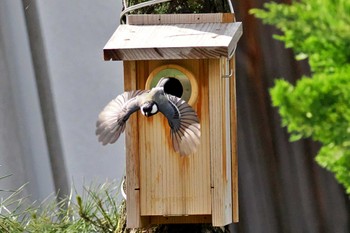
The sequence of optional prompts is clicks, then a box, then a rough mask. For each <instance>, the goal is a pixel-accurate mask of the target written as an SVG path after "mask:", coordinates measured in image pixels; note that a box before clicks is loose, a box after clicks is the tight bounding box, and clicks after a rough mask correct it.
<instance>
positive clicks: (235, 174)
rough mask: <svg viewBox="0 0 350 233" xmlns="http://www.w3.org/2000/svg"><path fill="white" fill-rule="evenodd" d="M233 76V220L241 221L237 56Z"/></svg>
mask: <svg viewBox="0 0 350 233" xmlns="http://www.w3.org/2000/svg"><path fill="white" fill-rule="evenodd" d="M230 66H231V69H232V77H231V78H230V79H229V80H230V105H231V107H230V109H231V119H230V120H231V127H232V128H231V145H232V147H231V148H232V149H231V160H232V166H231V167H232V217H233V222H235V223H237V222H239V205H238V204H239V203H238V153H237V106H236V68H235V67H236V64H235V56H233V57H232V58H231V60H230Z"/></svg>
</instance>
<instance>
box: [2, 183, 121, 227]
mask: <svg viewBox="0 0 350 233" xmlns="http://www.w3.org/2000/svg"><path fill="white" fill-rule="evenodd" d="M3 178H6V177H0V180H1V179H3ZM24 187H25V185H24V186H22V187H20V188H18V189H17V190H13V191H11V190H0V196H4V195H7V197H6V198H5V199H3V200H1V202H0V232H4V233H5V232H6V233H7V232H9V233H17V232H18V233H19V232H21V233H22V232H30V233H39V232H40V233H51V232H55V233H75V232H76V233H78V232H79V233H85V232H86V233H90V232H105V233H118V232H123V231H124V230H123V229H122V228H123V226H121V225H120V221H119V219H120V216H121V213H122V212H123V208H124V204H121V203H118V202H117V201H116V200H117V195H118V191H119V185H116V183H115V182H111V183H104V184H101V185H90V186H89V187H84V191H83V193H82V194H78V193H77V192H76V191H74V192H72V193H71V195H69V196H67V197H66V198H64V199H61V200H57V199H56V198H51V199H53V200H49V199H47V200H45V201H44V202H42V203H40V204H37V203H28V199H27V198H23V197H21V196H22V195H23V189H24ZM73 193H74V194H75V195H73ZM73 196H74V197H73ZM124 228H125V227H124Z"/></svg>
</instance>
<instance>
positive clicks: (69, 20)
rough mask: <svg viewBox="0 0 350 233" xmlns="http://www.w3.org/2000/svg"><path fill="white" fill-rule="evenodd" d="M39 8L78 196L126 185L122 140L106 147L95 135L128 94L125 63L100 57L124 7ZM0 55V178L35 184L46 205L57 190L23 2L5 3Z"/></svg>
mask: <svg viewBox="0 0 350 233" xmlns="http://www.w3.org/2000/svg"><path fill="white" fill-rule="evenodd" d="M37 3H38V9H39V18H40V24H41V29H42V34H43V37H44V46H45V52H46V58H47V63H48V69H49V77H48V78H50V80H51V84H52V91H53V96H54V104H55V110H56V113H57V121H58V126H59V135H60V138H61V142H62V146H63V152H64V158H65V163H66V170H67V173H68V177H69V179H70V180H73V181H74V186H75V187H76V188H77V189H78V190H81V187H82V185H83V183H84V182H85V183H90V182H91V181H96V182H103V181H104V180H106V179H109V180H111V179H118V180H120V179H121V177H122V175H123V173H124V170H125V169H124V166H125V162H124V161H125V151H124V140H123V139H122V140H119V141H118V142H117V143H116V144H115V145H110V146H102V145H100V144H99V143H98V142H97V138H96V136H95V133H94V131H95V122H96V119H97V115H98V113H99V111H100V110H102V108H103V107H104V105H105V104H107V103H108V102H109V101H110V100H111V99H112V98H113V97H115V96H116V95H117V94H119V93H121V92H122V91H123V76H122V63H121V62H106V61H103V56H102V49H103V46H104V45H105V43H106V42H107V40H108V39H109V37H110V36H111V35H112V33H113V32H114V30H115V29H116V28H117V26H118V23H119V12H120V10H121V1H116V0H103V1H96V0H75V1H71V0H60V1H57V0H37ZM27 7H28V8H30V7H31V5H30V4H29V5H28V6H27ZM0 56H1V57H0V59H1V60H0V72H1V73H0V78H1V80H0V81H1V82H0V136H1V137H0V164H2V165H3V166H2V167H0V174H2V175H3V174H4V173H8V172H9V173H13V174H14V177H13V178H11V179H12V181H11V182H12V183H14V184H16V185H18V184H20V183H22V182H27V181H29V184H28V190H29V191H28V192H29V193H31V195H32V196H33V199H37V198H39V199H42V198H44V197H46V196H48V195H49V194H50V193H51V192H53V190H54V189H53V180H52V174H51V171H50V163H49V156H48V152H47V146H46V141H45V135H44V130H43V123H42V119H41V114H40V105H39V100H38V95H37V90H36V86H35V76H34V72H33V67H32V62H31V56H30V49H29V46H28V38H27V32H26V28H25V19H24V14H23V9H22V3H21V0H2V1H0ZM7 131H10V132H11V134H8V133H7ZM4 145H6V147H5V146H4ZM11 164H12V165H11ZM10 165H11V166H10ZM5 168H6V169H5ZM62 172H64V171H62ZM1 184H2V181H1V180H0V189H1V188H2V186H1Z"/></svg>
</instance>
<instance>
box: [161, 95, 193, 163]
mask: <svg viewBox="0 0 350 233" xmlns="http://www.w3.org/2000/svg"><path fill="white" fill-rule="evenodd" d="M166 97H167V99H168V102H167V103H165V104H164V105H163V106H160V108H159V110H160V111H161V112H162V113H163V114H164V115H165V116H166V117H167V119H168V122H169V125H170V127H171V138H172V143H173V147H174V150H175V151H176V152H178V153H179V154H180V155H181V156H184V155H190V154H193V153H195V152H196V150H197V148H198V146H199V144H200V124H199V120H198V117H197V114H196V112H195V111H194V110H193V108H192V107H191V106H190V105H188V104H187V103H186V101H184V100H182V99H181V98H178V97H176V96H173V95H166Z"/></svg>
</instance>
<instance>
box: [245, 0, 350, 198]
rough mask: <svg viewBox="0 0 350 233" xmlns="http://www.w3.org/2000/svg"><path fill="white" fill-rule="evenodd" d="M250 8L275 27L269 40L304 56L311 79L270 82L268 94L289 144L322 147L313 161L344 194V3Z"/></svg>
mask: <svg viewBox="0 0 350 233" xmlns="http://www.w3.org/2000/svg"><path fill="white" fill-rule="evenodd" d="M264 7H265V9H264V10H261V9H253V10H251V13H253V14H254V15H255V16H256V17H258V18H261V19H262V20H263V22H264V23H267V24H271V25H274V26H276V27H277V28H278V29H280V30H281V32H282V34H281V35H275V36H274V37H275V38H276V39H278V40H281V41H283V42H284V43H285V46H286V48H292V49H293V51H294V52H295V54H296V59H305V58H308V61H309V64H310V67H311V70H312V77H302V78H301V79H300V80H299V81H298V82H297V83H296V84H295V85H292V84H290V83H288V82H287V81H285V80H276V82H275V86H274V87H273V88H272V89H271V90H270V94H271V97H272V103H273V106H275V107H278V108H279V113H280V115H281V118H282V125H283V126H285V127H287V129H288V132H289V133H291V138H290V139H291V141H295V140H299V139H301V138H306V137H310V138H312V139H313V140H315V141H319V142H321V143H322V145H323V146H322V148H321V150H320V151H319V153H318V155H317V157H316V161H317V162H318V163H319V164H320V165H321V166H323V167H325V168H327V169H329V170H330V171H332V172H334V173H335V176H336V178H337V179H338V181H339V182H340V183H342V184H343V185H344V186H345V187H346V191H347V192H348V193H350V26H349V25H350V1H348V0H301V1H298V2H297V1H293V2H292V4H290V5H287V4H277V3H267V4H265V5H264Z"/></svg>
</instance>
